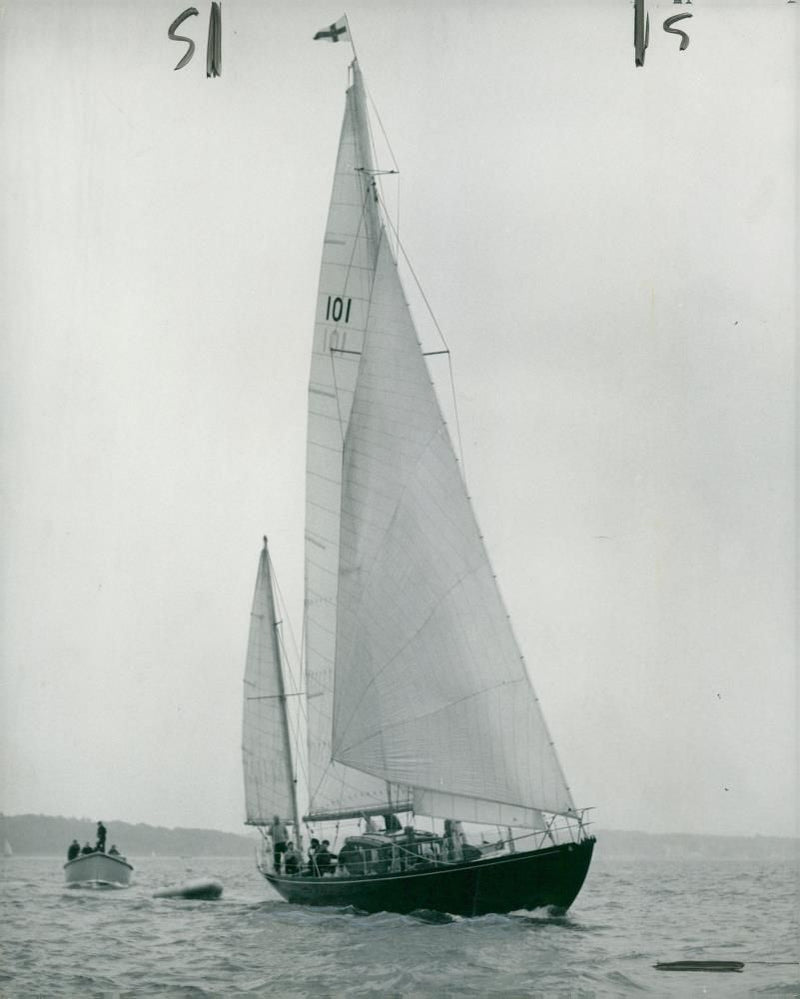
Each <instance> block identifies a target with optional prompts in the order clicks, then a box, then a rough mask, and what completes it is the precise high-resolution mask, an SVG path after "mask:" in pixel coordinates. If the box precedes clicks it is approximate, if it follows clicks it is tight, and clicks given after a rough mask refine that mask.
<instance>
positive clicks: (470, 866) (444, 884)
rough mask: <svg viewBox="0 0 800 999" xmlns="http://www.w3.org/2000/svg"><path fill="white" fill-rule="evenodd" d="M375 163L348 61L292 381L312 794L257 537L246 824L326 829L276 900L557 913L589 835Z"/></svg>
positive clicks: (581, 869)
mask: <svg viewBox="0 0 800 999" xmlns="http://www.w3.org/2000/svg"><path fill="white" fill-rule="evenodd" d="M334 27H336V26H331V31H333V29H334ZM320 36H322V34H321V35H320ZM326 37H328V35H326ZM334 37H336V36H335V35H334ZM377 173H378V171H376V170H375V167H374V163H373V158H372V155H371V147H370V142H369V131H368V125H367V110H366V98H365V91H364V85H363V81H362V77H361V72H360V70H359V67H358V64H357V62H356V61H355V60H354V61H353V64H352V66H351V84H350V86H349V89H348V90H347V99H346V106H345V113H344V122H343V125H342V131H341V137H340V142H339V152H338V157H337V162H336V171H335V177H334V183H333V194H332V198H331V204H330V208H329V212H328V222H327V226H326V231H325V238H324V244H323V252H322V266H321V273H320V283H319V290H318V294H317V310H316V325H315V333H314V342H313V351H312V359H311V377H310V384H309V396H308V400H309V408H308V443H307V477H306V558H305V587H306V593H305V621H304V635H305V649H304V651H305V662H304V667H305V669H304V678H305V687H306V690H305V698H306V701H305V705H306V711H307V719H308V747H307V782H308V787H307V793H308V800H309V808H308V812H307V814H306V815H305V816H303V817H302V818H301V816H300V812H299V807H298V784H299V776H298V761H297V760H296V759H295V758H294V756H293V751H292V745H291V740H290V717H289V712H288V707H287V705H288V697H289V693H290V692H287V690H286V688H285V679H284V673H283V665H282V662H281V649H280V644H279V642H278V637H277V621H276V614H275V607H274V598H273V591H272V581H271V574H270V561H269V556H268V554H267V549H266V543H265V546H264V549H263V551H262V553H261V560H260V563H259V570H258V578H257V582H256V592H255V597H254V603H253V615H252V619H251V628H250V641H249V645H248V654H247V667H246V674H245V701H244V735H243V750H244V774H245V790H246V799H247V821H248V822H249V823H251V824H253V825H256V826H259V827H261V828H262V831H264V830H266V828H267V827H268V825H269V822H270V821H271V818H272V816H273V815H274V814H278V815H280V816H281V817H282V819H283V820H284V821H288V822H289V823H290V825H291V826H292V827H293V830H294V838H295V841H296V842H297V843H298V845H299V839H300V829H301V822H305V823H306V824H307V825H308V826H310V827H313V830H314V831H315V834H316V830H319V829H320V828H321V826H322V824H323V823H333V824H337V825H335V826H333V827H332V828H333V829H334V831H333V832H332V833H331V840H332V841H334V849H338V865H337V866H334V865H333V864H330V862H329V861H326V865H325V867H324V868H321V866H320V865H318V864H316V863H315V860H314V858H313V857H312V859H311V862H310V863H309V865H308V867H305V865H304V866H303V868H302V869H301V871H300V872H299V873H297V874H293V873H287V872H286V869H285V867H284V869H283V870H281V869H278V870H276V869H275V867H274V866H273V865H272V864H271V863H270V862H269V861H268V860H264V861H262V862H261V864H260V869H261V871H262V873H263V875H264V877H265V878H266V879H267V881H268V882H269V883H270V884H271V885H272V886H273V887H274V888H276V889H277V891H278V892H280V894H281V895H283V897H284V898H286V899H288V900H289V901H291V902H297V903H302V904H306V905H309V904H310V905H353V906H356V907H358V908H360V909H364V910H366V911H380V910H389V911H396V912H409V911H413V910H415V909H423V908H425V909H438V910H441V911H447V912H451V913H455V914H462V915H476V914H481V913H487V912H508V911H511V910H514V909H520V908H526V909H531V908H535V907H539V906H553V907H556V908H558V909H566V908H567V907H568V906H569V905H570V904H571V903H572V901H573V900H574V898H575V896H576V895H577V894H578V892H579V890H580V888H581V885H582V884H583V881H584V878H585V876H586V872H587V870H588V867H589V863H590V860H591V856H592V850H593V847H594V838H593V837H592V836H590V835H589V834H588V833H587V829H586V823H585V820H584V813H583V812H581V811H578V810H576V808H575V806H574V804H573V800H572V796H571V794H570V791H569V788H568V786H567V784H566V781H565V779H564V775H563V772H562V769H561V765H560V763H559V761H558V759H557V757H556V753H555V750H554V747H553V743H552V740H551V739H550V735H549V732H548V730H547V726H546V724H545V721H544V718H543V716H542V713H541V709H540V707H539V704H538V701H537V698H536V696H535V694H534V691H533V688H532V685H531V682H530V678H529V676H528V672H527V668H526V666H525V663H524V661H523V659H522V656H521V653H520V649H519V647H518V645H517V642H516V639H515V637H514V634H513V631H512V629H511V625H510V622H509V619H508V615H507V613H506V609H505V607H504V605H503V602H502V599H501V597H500V594H499V591H498V589H497V585H496V583H495V579H494V575H493V573H492V569H491V566H490V563H489V560H488V556H487V553H486V550H485V548H484V543H483V540H482V536H481V534H480V532H479V530H478V526H477V523H476V521H475V517H474V514H473V511H472V508H471V504H470V501H469V498H468V496H467V492H466V488H465V485H464V481H463V479H462V475H461V471H460V469H459V465H458V462H457V459H456V456H455V453H454V450H453V447H452V444H451V441H450V438H449V434H448V431H447V428H446V425H445V422H444V419H443V417H442V413H441V411H440V408H439V403H438V401H437V398H436V395H435V392H434V389H433V386H432V384H431V379H430V375H429V373H428V369H427V366H426V362H425V359H424V356H423V353H422V350H421V347H420V344H419V341H418V337H417V332H416V330H415V327H414V324H413V321H412V318H411V315H410V312H409V309H408V305H407V304H406V298H405V295H404V292H403V288H402V286H401V283H400V277H399V274H398V268H397V261H396V259H395V254H394V250H393V248H392V245H391V243H390V240H389V238H388V235H387V231H386V228H385V222H384V213H383V209H382V206H381V204H380V200H379V196H378V190H377V186H376V180H375V178H376V174H377ZM295 755H296V754H295ZM377 816H382V817H383V819H382V828H381V829H380V830H378V829H376V823H375V821H374V819H375V817H377ZM398 816H402V821H401V820H400V819H399V818H398ZM419 817H429V820H430V822H429V824H430V826H431V828H430V829H428V830H423V829H421V828H419V827H418V826H417V825H416V820H417V819H418V818H419ZM356 819H358V820H361V822H362V823H363V826H364V828H362V829H361V830H360V832H359V833H358V834H357V835H350V836H348V837H346V838H345V840H344V843H343V844H338V843H336V842H335V840H334V837H335V830H336V829H338V823H341V822H345V821H347V820H356ZM462 823H470V824H478V825H483V826H492V827H494V828H493V830H492V833H491V834H487V835H488V838H489V839H490V840H491V842H490V843H487V842H486V839H485V838H481V839H479V840H478V842H477V843H471V842H468V841H467V838H466V837H465V835H464V831H463V825H462ZM512 830H513V832H512ZM329 864H330V867H329V866H328V865H329ZM327 870H332V871H333V873H326V871H327Z"/></svg>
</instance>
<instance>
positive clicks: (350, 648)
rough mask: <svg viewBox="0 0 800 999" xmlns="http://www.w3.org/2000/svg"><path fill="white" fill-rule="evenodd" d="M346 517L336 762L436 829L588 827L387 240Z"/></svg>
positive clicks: (347, 481)
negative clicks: (391, 785)
mask: <svg viewBox="0 0 800 999" xmlns="http://www.w3.org/2000/svg"><path fill="white" fill-rule="evenodd" d="M341 516H342V535H341V537H342V541H341V552H340V565H339V593H338V605H339V614H338V636H337V648H336V696H335V706H334V737H333V755H334V758H335V759H336V760H338V761H339V762H341V763H343V764H346V765H347V766H349V767H354V768H358V769H359V770H363V771H364V772H366V773H371V774H373V775H375V776H376V777H379V778H381V779H383V780H386V781H392V782H397V783H399V784H401V785H405V786H407V787H410V788H413V789H416V798H415V806H416V809H417V810H418V811H419V812H420V813H424V814H429V815H439V816H448V815H451V816H453V817H458V818H464V819H468V818H470V817H474V818H475V819H476V820H478V821H485V822H497V823H500V824H504V825H505V824H510V825H518V826H529V827H534V828H536V827H539V826H540V825H541V818H540V816H539V814H538V811H537V810H538V809H544V810H546V811H549V812H557V813H563V814H573V802H572V798H571V795H570V792H569V789H568V788H567V785H566V782H565V780H564V776H563V774H562V771H561V767H560V765H559V762H558V760H557V758H556V755H555V751H554V749H553V747H552V743H551V740H550V736H549V734H548V731H547V727H546V725H545V722H544V719H543V717H542V714H541V711H540V709H539V705H538V702H537V700H536V697H535V695H534V692H533V688H532V686H531V683H530V679H529V677H528V673H527V669H526V667H525V664H524V662H523V660H522V657H521V654H520V649H519V647H518V645H517V642H516V640H515V638H514V635H513V632H512V629H511V625H510V622H509V620H508V615H507V613H506V610H505V607H504V605H503V603H502V600H501V597H500V594H499V592H498V589H497V585H496V583H495V579H494V576H493V574H492V569H491V566H490V564H489V561H488V558H487V555H486V551H485V548H484V545H483V541H482V538H481V535H480V533H479V531H478V527H477V524H476V521H475V517H474V514H473V511H472V509H471V505H470V502H469V499H468V497H467V494H466V490H465V487H464V483H463V480H462V477H461V473H460V470H459V467H458V464H457V461H456V458H455V454H454V452H453V448H452V445H451V442H450V439H449V435H448V432H447V428H446V426H445V423H444V420H443V417H442V414H441V411H440V409H439V405H438V401H437V399H436V396H435V393H434V390H433V386H432V385H431V380H430V375H429V373H428V370H427V366H426V363H425V360H424V357H423V356H422V353H421V349H420V346H419V343H418V340H417V334H416V331H415V329H414V326H413V323H412V320H411V316H410V314H409V311H408V307H407V305H406V301H405V297H404V293H403V290H402V287H401V284H400V280H399V276H398V273H397V266H396V262H395V260H394V258H393V255H392V252H391V249H390V246H389V243H388V240H387V239H386V238H385V237H384V238H383V239H382V240H381V243H380V248H379V255H378V260H377V268H376V277H375V284H374V287H373V291H372V297H371V304H370V309H369V316H368V321H367V328H366V335H365V337H364V344H363V352H362V356H361V359H360V370H359V375H358V380H357V384H356V388H355V394H354V400H353V404H352V412H351V415H350V420H349V425H348V429H347V437H346V441H345V447H344V466H343V493H342V510H341ZM465 813H466V814H465Z"/></svg>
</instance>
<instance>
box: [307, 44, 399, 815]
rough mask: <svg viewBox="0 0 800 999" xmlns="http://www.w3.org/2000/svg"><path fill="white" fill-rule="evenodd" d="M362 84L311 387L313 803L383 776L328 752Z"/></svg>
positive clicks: (322, 297)
mask: <svg viewBox="0 0 800 999" xmlns="http://www.w3.org/2000/svg"><path fill="white" fill-rule="evenodd" d="M372 169H373V167H372V157H371V155H370V143H369V135H368V131H367V120H366V110H365V96H364V88H363V83H362V80H361V74H360V72H359V70H358V66H357V64H355V63H354V64H353V80H352V85H351V87H350V88H349V90H348V92H347V104H346V108H345V115H344V121H343V123H342V131H341V137H340V140H339V153H338V157H337V161H336V173H335V176H334V182H333V193H332V195H331V203H330V209H329V212H328V221H327V225H326V227H325V241H324V244H323V253H322V267H321V271H320V280H319V293H318V297H317V310H316V325H315V330H314V344H313V353H312V359H311V377H310V381H309V389H308V450H307V457H306V538H305V542H306V549H305V576H306V580H305V585H306V607H305V669H306V684H307V705H308V771H309V774H308V776H309V795H310V810H311V812H312V813H314V814H321V813H326V812H328V813H330V812H334V813H339V814H342V813H345V812H347V811H348V810H355V811H356V812H358V810H359V809H361V808H364V809H374V808H382V806H384V805H385V804H386V800H387V788H386V785H385V783H384V782H383V781H379V780H375V779H374V778H372V777H370V776H368V775H366V774H364V773H361V772H358V771H354V770H350V769H349V768H347V767H343V766H341V765H338V764H335V763H333V762H332V761H331V724H332V722H331V719H332V710H333V707H332V705H333V660H334V650H335V641H336V606H337V590H338V565H339V518H340V508H341V470H342V446H343V441H344V434H345V429H346V427H347V421H348V419H349V416H350V407H351V405H352V399H353V387H354V385H355V379H356V374H357V372H358V352H359V351H360V350H361V345H362V340H363V334H364V328H365V324H366V317H367V305H368V302H369V297H370V293H371V291H372V281H373V277H374V270H375V259H376V252H377V242H378V241H377V237H378V232H379V223H378V211H377V202H376V197H375V193H374V184H373V173H372Z"/></svg>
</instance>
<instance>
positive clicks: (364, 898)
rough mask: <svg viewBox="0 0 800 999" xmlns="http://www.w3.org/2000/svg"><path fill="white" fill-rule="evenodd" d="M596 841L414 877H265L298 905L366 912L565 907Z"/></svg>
mask: <svg viewBox="0 0 800 999" xmlns="http://www.w3.org/2000/svg"><path fill="white" fill-rule="evenodd" d="M594 843H595V841H594V838H591V839H586V840H584V841H583V842H581V843H568V844H559V845H558V846H552V847H548V848H546V849H543V850H532V851H529V852H528V853H515V854H511V855H509V856H505V857H495V858H492V859H485V860H475V861H470V862H468V863H463V864H456V865H453V866H452V867H445V868H443V867H439V868H437V869H433V870H427V871H419V872H415V873H410V872H404V873H397V874H382V875H372V876H366V877H338V876H329V877H301V876H293V877H287V876H286V875H277V876H276V875H274V874H270V873H266V872H265V873H264V877H265V878H266V879H267V881H268V882H269V883H270V884H271V885H272V886H273V888H275V890H276V891H278V892H279V893H280V894H281V895H282V896H283V897H284V898H285V899H286V900H287V902H293V903H294V904H296V905H328V906H337V907H341V906H354V907H355V908H357V909H361V910H363V911H364V912H414V911H415V910H417V909H435V910H437V911H439V912H449V913H452V914H453V915H458V916H481V915H484V914H486V913H490V912H500V913H502V912H513V911H514V910H515V909H538V908H541V907H544V906H552V907H554V908H556V909H560V910H565V909H568V908H569V906H570V905H571V904H572V902H573V901H574V899H575V896H576V895H577V894H578V892H579V891H580V889H581V885H582V884H583V881H584V878H585V877H586V872H587V871H588V869H589V862H590V861H591V859H592V850H593V849H594Z"/></svg>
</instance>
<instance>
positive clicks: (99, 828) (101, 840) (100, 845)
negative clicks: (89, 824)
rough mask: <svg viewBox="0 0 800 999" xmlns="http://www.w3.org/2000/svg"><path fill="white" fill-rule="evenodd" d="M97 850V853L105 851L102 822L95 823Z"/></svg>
mask: <svg viewBox="0 0 800 999" xmlns="http://www.w3.org/2000/svg"><path fill="white" fill-rule="evenodd" d="M97 850H98V852H99V853H105V852H106V827H105V826H104V825H103V823H102V822H98V823H97Z"/></svg>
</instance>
